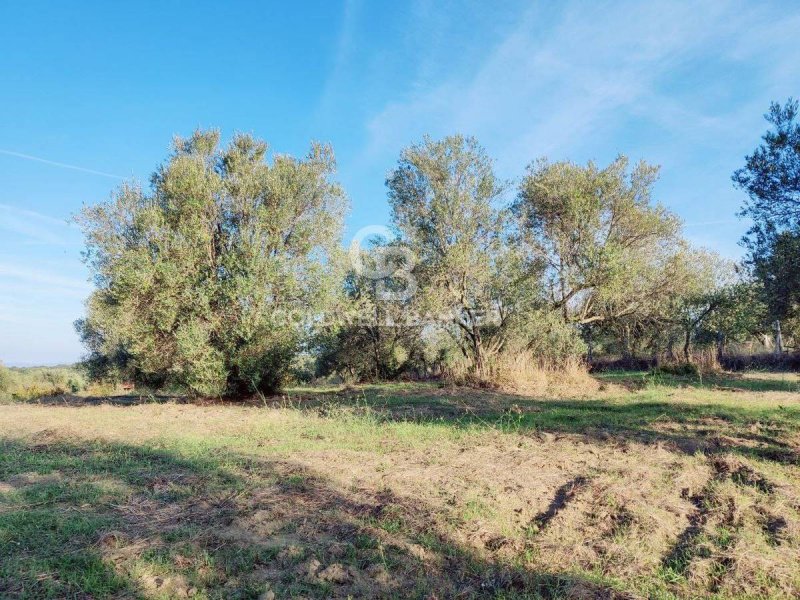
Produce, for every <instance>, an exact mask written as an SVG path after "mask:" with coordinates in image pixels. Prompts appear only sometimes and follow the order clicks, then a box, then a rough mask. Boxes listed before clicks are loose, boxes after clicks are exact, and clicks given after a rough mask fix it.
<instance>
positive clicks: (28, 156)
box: [0, 148, 125, 179]
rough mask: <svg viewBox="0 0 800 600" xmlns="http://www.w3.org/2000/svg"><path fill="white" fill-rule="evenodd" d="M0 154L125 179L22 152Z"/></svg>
mask: <svg viewBox="0 0 800 600" xmlns="http://www.w3.org/2000/svg"><path fill="white" fill-rule="evenodd" d="M0 154H6V155H8V156H16V157H17V158H24V159H25V160H34V161H36V162H40V163H44V164H46V165H52V166H54V167H61V168H62V169H72V170H73V171H81V172H83V173H91V174H92V175H100V176H102V177H112V178H114V179H125V177H122V176H121V175H114V174H113V173H104V172H103V171H95V170H94V169H87V168H85V167H78V166H76V165H68V164H66V163H61V162H56V161H54V160H47V159H46V158H39V157H38V156H31V155H30V154H23V153H22V152H14V151H12V150H3V149H2V148H0Z"/></svg>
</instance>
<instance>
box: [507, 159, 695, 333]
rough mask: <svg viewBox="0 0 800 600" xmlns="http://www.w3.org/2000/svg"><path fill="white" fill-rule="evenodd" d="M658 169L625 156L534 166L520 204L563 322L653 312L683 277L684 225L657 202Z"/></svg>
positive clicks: (521, 219)
mask: <svg viewBox="0 0 800 600" xmlns="http://www.w3.org/2000/svg"><path fill="white" fill-rule="evenodd" d="M657 173H658V169H657V168H656V167H653V166H650V165H648V164H646V163H639V164H637V165H635V166H634V167H633V168H632V169H631V168H629V164H628V160H627V159H626V158H625V157H619V158H618V159H616V160H615V161H614V162H612V163H611V164H610V165H609V166H608V167H606V168H599V167H597V166H596V165H595V164H594V163H591V162H590V163H588V164H587V165H585V166H582V165H577V164H574V163H571V162H557V163H549V162H547V161H545V160H540V161H538V162H535V163H533V164H532V165H531V166H530V167H529V169H528V173H527V174H526V176H525V177H524V178H523V180H522V182H521V184H520V188H519V194H518V197H517V200H516V202H515V203H514V205H513V210H514V213H515V214H516V215H517V217H518V225H519V238H518V239H519V242H520V245H521V248H522V249H523V251H524V253H525V255H526V257H527V262H528V264H529V265H530V267H529V269H530V270H531V271H536V272H541V273H543V276H542V277H543V279H542V281H543V286H544V293H545V296H546V301H547V303H548V304H549V305H550V307H551V308H552V309H553V310H557V311H558V312H559V313H561V315H562V318H563V319H564V321H566V322H569V323H575V324H581V325H587V324H590V323H597V322H601V321H609V320H614V319H621V318H623V317H628V316H631V315H634V314H636V313H639V312H646V311H649V310H650V308H651V307H652V305H653V304H654V303H657V302H659V301H660V300H661V299H662V298H663V297H664V296H665V295H668V294H669V293H670V290H671V289H673V288H674V286H675V285H676V276H678V275H679V274H680V271H681V269H680V266H681V265H680V263H681V257H680V253H681V252H682V250H683V249H684V248H685V245H684V243H683V242H682V240H681V238H680V222H679V220H678V219H677V218H676V217H675V216H673V215H672V214H671V213H669V212H668V211H667V210H666V209H665V208H664V207H663V206H661V205H659V204H657V203H654V202H653V201H652V197H651V190H652V185H653V183H654V181H655V179H656V176H657Z"/></svg>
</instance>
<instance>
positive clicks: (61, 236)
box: [0, 204, 77, 247]
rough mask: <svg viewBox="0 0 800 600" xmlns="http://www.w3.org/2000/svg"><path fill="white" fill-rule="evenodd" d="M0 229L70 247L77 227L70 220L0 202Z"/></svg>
mask: <svg viewBox="0 0 800 600" xmlns="http://www.w3.org/2000/svg"><path fill="white" fill-rule="evenodd" d="M0 230H4V231H7V232H10V233H13V234H16V235H19V236H22V237H24V238H27V239H28V241H32V242H35V243H39V244H47V245H53V246H63V247H71V246H73V245H75V242H76V241H77V239H76V238H75V235H74V234H75V233H76V232H77V228H76V226H75V225H74V224H73V223H71V222H70V221H67V220H63V219H56V218H53V217H51V216H48V215H44V214H42V213H39V212H36V211H33V210H28V209H25V208H19V207H16V206H11V205H9V204H0Z"/></svg>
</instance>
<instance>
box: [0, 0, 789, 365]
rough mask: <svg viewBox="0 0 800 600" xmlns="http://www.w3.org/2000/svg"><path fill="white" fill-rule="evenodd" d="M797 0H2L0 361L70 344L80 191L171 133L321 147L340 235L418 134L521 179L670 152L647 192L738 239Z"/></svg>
mask: <svg viewBox="0 0 800 600" xmlns="http://www.w3.org/2000/svg"><path fill="white" fill-rule="evenodd" d="M799 38H800V4H798V3H796V2H783V3H780V2H766V3H753V2H722V1H720V2H680V1H675V0H669V1H658V0H656V1H649V2H632V3H625V2H613V3H599V2H566V3H552V2H513V1H511V2H502V1H497V2H477V1H476V2H456V1H452V2H447V1H422V0H418V1H413V0H412V1H409V2H377V1H372V2H366V1H362V2H360V1H357V0H353V1H341V2H337V1H334V0H330V1H324V2H317V3H305V4H304V5H303V6H300V5H299V3H287V2H274V3H267V2H252V3H250V2H231V3H219V2H213V3H212V2H169V1H167V2H152V3H148V2H139V3H108V2H97V3H93V2H71V3H67V2H35V1H32V2H26V3H12V2H3V3H0V85H2V87H1V88H0V182H2V185H0V361H2V362H4V363H6V364H11V365H30V364H54V363H59V362H68V361H74V360H76V359H77V358H79V356H80V354H81V352H82V349H81V347H80V344H79V342H78V340H77V337H76V336H75V334H74V332H73V329H72V322H73V321H74V320H75V319H76V318H78V317H79V316H81V314H82V312H83V300H84V299H85V298H86V296H87V295H88V293H89V291H90V286H89V283H88V282H87V273H86V271H85V269H84V267H83V266H82V264H81V262H80V250H81V235H80V231H78V230H77V229H75V228H74V227H73V226H70V225H68V224H67V219H68V218H69V217H70V215H73V214H75V213H76V212H77V211H78V210H80V207H81V206H82V204H84V203H94V202H99V201H102V200H104V199H106V198H108V197H109V195H110V194H111V192H112V190H113V189H114V188H115V186H117V185H119V183H120V182H121V181H122V179H123V178H136V179H139V180H142V181H146V180H147V178H148V177H149V174H150V173H151V172H152V171H153V168H154V167H155V166H156V165H157V164H158V163H159V162H160V161H161V160H163V159H164V157H165V156H166V154H167V152H168V148H169V142H170V140H171V138H172V136H173V135H174V134H184V135H185V134H188V133H190V132H191V131H192V130H193V129H195V128H196V127H198V126H199V127H218V128H220V129H221V130H222V132H223V135H224V136H225V137H229V136H230V135H231V134H232V133H233V132H235V131H246V132H252V133H253V134H255V135H257V136H259V137H262V138H264V139H266V140H267V141H268V142H269V143H270V144H271V147H272V148H273V150H275V151H277V152H283V153H290V154H302V153H304V152H305V150H306V149H307V147H308V143H309V141H310V140H312V139H315V140H322V141H329V142H331V143H332V144H333V146H334V149H335V151H336V155H337V159H338V163H339V178H340V180H341V182H342V183H343V185H344V186H345V188H346V189H347V191H348V193H349V195H350V198H351V202H352V210H351V214H350V216H349V218H348V229H347V234H348V236H350V237H351V236H352V235H353V234H354V233H355V232H356V231H357V230H358V229H360V228H361V227H364V226H367V225H374V224H384V223H386V221H387V218H388V207H387V203H386V196H385V190H384V179H385V174H386V172H387V170H388V169H390V168H391V167H392V165H393V164H394V162H395V161H396V159H397V155H398V153H399V151H400V149H401V148H402V147H403V146H406V145H408V144H410V143H413V142H415V141H418V140H419V139H420V138H421V137H422V136H423V135H424V134H425V133H429V134H431V135H433V136H442V135H446V134H448V133H453V132H461V133H465V134H472V135H475V136H477V137H478V139H479V140H480V141H481V142H482V143H483V144H484V145H485V146H486V147H487V149H488V151H489V152H490V154H491V155H493V156H494V157H495V158H496V160H497V170H498V172H499V173H500V174H501V175H502V176H503V177H505V178H508V179H514V178H518V177H519V176H520V175H521V173H522V172H523V169H524V167H525V165H526V164H527V163H529V162H530V161H531V160H533V159H534V158H536V157H539V156H544V155H546V156H548V157H550V158H551V159H554V160H556V159H566V158H568V159H571V160H575V161H581V162H582V161H586V160H589V159H594V160H596V161H598V162H599V163H606V162H608V161H610V160H611V159H612V158H613V157H614V156H615V155H617V154H618V153H624V154H627V155H628V156H630V157H631V158H633V159H640V158H644V159H646V160H648V161H649V162H652V163H656V164H659V165H661V167H662V177H661V180H660V182H659V183H658V185H657V188H656V198H657V199H658V200H660V201H661V202H663V203H664V204H666V205H667V206H668V207H670V208H671V209H672V210H674V211H675V212H677V213H678V214H679V215H680V216H681V217H682V218H683V219H684V220H685V222H686V235H687V237H689V238H690V239H691V240H692V241H693V242H695V243H697V244H702V245H705V246H708V247H710V248H713V249H715V250H718V251H719V252H721V253H723V254H725V255H727V256H732V257H737V256H739V255H740V248H739V247H738V246H737V240H738V239H739V238H740V237H741V235H742V233H743V232H744V230H745V229H746V224H745V223H742V222H740V221H738V220H737V219H736V217H735V213H736V210H737V208H738V206H739V205H740V203H741V200H742V196H741V192H738V191H736V190H734V189H733V188H732V186H731V183H730V175H731V173H732V171H733V170H734V169H735V168H737V167H739V166H741V164H742V162H743V156H744V155H745V154H747V153H748V152H750V151H751V150H752V149H753V148H754V147H755V145H756V144H757V143H758V141H759V137H760V135H761V134H762V133H763V131H764V129H765V125H766V124H765V122H764V121H763V118H762V115H763V113H764V112H765V111H766V109H767V107H768V105H769V102H770V100H773V99H775V100H781V101H783V100H785V99H786V98H787V97H789V96H795V97H797V96H800V44H798V39H799Z"/></svg>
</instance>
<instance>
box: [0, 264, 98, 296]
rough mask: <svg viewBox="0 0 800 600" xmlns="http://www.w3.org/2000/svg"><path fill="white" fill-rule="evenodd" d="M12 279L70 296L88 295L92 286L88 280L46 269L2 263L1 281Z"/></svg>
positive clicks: (0, 267)
mask: <svg viewBox="0 0 800 600" xmlns="http://www.w3.org/2000/svg"><path fill="white" fill-rule="evenodd" d="M4 280H12V281H17V282H21V283H23V284H26V285H28V286H36V287H37V288H38V289H39V290H40V291H41V289H42V288H46V289H49V290H51V291H53V292H54V293H55V294H56V295H57V294H60V293H63V294H67V295H70V296H75V295H79V296H82V297H83V296H86V295H88V293H89V290H90V286H89V283H88V282H87V281H82V280H81V279H79V278H75V277H68V276H64V275H59V274H57V273H53V272H51V271H47V270H44V269H38V268H35V267H31V266H27V265H26V266H25V267H20V266H16V265H13V264H8V263H0V282H2V281H4Z"/></svg>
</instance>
